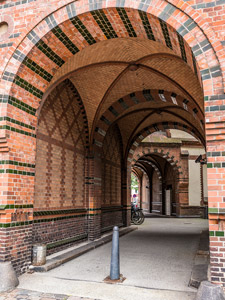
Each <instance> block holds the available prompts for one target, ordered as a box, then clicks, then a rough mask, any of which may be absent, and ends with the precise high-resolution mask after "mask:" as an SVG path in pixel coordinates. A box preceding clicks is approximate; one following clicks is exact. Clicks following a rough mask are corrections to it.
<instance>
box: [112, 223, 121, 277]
mask: <svg viewBox="0 0 225 300" xmlns="http://www.w3.org/2000/svg"><path fill="white" fill-rule="evenodd" d="M110 279H111V280H117V279H120V249H119V227H118V226H114V227H113V238H112V255H111V265H110Z"/></svg>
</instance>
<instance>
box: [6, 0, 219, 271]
mask: <svg viewBox="0 0 225 300" xmlns="http://www.w3.org/2000/svg"><path fill="white" fill-rule="evenodd" d="M155 4H156V3H155V2H154V1H152V2H151V4H150V5H149V6H147V5H142V4H140V3H139V2H132V4H130V5H129V7H128V5H126V4H125V5H124V6H123V5H121V4H118V5H117V7H115V4H113V3H111V2H107V3H105V2H102V3H101V5H99V4H98V5H99V6H101V7H99V6H98V5H97V7H96V10H93V6H92V4H91V3H89V2H87V3H85V2H82V3H81V2H80V1H76V2H71V3H64V4H63V6H62V7H61V4H58V7H57V9H56V10H55V11H53V10H51V9H50V12H49V11H48V12H44V13H43V12H42V13H41V18H38V20H37V22H36V23H35V26H32V27H30V28H29V31H26V30H25V31H26V32H24V34H23V35H22V36H21V37H20V38H19V39H18V41H17V43H16V44H15V45H14V46H13V48H12V51H10V52H9V54H7V57H6V63H5V64H4V67H2V69H4V70H3V72H2V77H1V90H2V95H1V108H2V110H1V114H2V115H1V125H0V126H1V132H2V133H1V143H2V144H3V145H4V147H2V148H3V150H1V157H2V160H1V161H2V162H3V163H2V165H3V169H2V170H3V172H2V173H1V174H3V175H2V176H3V177H4V176H6V177H4V178H3V177H2V178H3V179H4V180H6V181H7V183H9V182H10V180H13V176H14V175H18V176H20V177H19V178H18V183H17V188H18V193H17V194H16V195H12V194H10V192H9V193H8V191H6V188H5V187H3V192H2V193H3V196H4V197H3V200H4V201H5V202H6V203H7V204H6V205H19V206H20V209H22V210H23V211H22V213H21V214H18V213H17V211H13V212H12V211H7V215H6V216H5V215H3V214H1V222H2V223H1V224H4V226H6V227H13V226H14V225H13V226H11V223H12V222H14V223H15V222H16V223H15V224H17V225H18V226H20V225H21V224H20V223H21V222H22V223H23V224H22V225H27V226H28V227H27V228H29V230H30V232H31V230H32V226H33V225H32V224H33V221H34V220H33V215H34V213H33V209H34V190H35V184H34V175H35V174H34V172H33V171H34V167H35V163H36V159H35V157H36V152H37V151H36V134H38V131H37V129H38V126H37V123H38V116H40V118H41V115H42V112H43V111H44V109H45V103H46V101H48V99H49V98H48V97H49V95H51V93H55V90H56V89H57V87H58V86H59V84H62V83H63V82H64V80H65V79H67V78H69V80H70V82H71V83H72V84H73V85H74V87H75V90H77V92H78V94H79V97H80V99H78V102H79V103H82V105H83V110H82V114H83V115H85V116H86V120H85V124H86V125H85V126H86V127H85V129H86V130H85V131H87V132H85V134H84V136H85V139H84V140H85V144H86V146H85V149H86V150H87V156H86V157H85V170H88V172H87V174H85V184H87V185H88V188H87V197H88V200H89V201H88V213H87V214H86V217H87V216H88V218H89V225H90V226H89V229H90V232H89V237H90V238H92V239H94V238H96V237H98V236H99V235H100V234H101V220H102V218H101V216H102V215H101V213H102V203H101V202H102V198H103V202H104V201H108V200H107V199H105V197H106V194H107V192H105V191H106V190H107V189H106V190H103V188H102V182H105V181H104V180H105V178H106V176H105V169H106V167H104V168H102V159H103V157H104V158H105V156H107V155H108V153H107V155H105V156H104V155H103V154H102V149H104V143H106V141H107V134H109V133H110V131H115V128H118V129H119V131H120V135H121V145H120V151H119V152H120V155H119V156H118V157H117V158H118V161H116V162H114V161H113V163H118V162H120V163H119V164H120V166H121V172H120V174H119V175H120V176H121V182H122V188H121V195H122V196H121V201H120V204H121V206H123V207H122V211H123V212H122V215H123V224H124V225H129V206H130V203H129V201H128V199H129V197H127V194H129V191H128V189H127V186H129V184H128V185H127V175H126V174H127V173H126V172H127V168H128V169H129V168H130V163H131V161H130V159H131V157H130V154H132V151H134V147H135V145H136V143H137V142H138V139H140V140H141V139H142V133H143V132H144V131H145V130H146V129H147V128H154V131H155V130H156V131H157V130H158V129H159V128H160V129H165V128H169V127H170V126H173V127H172V128H177V127H179V126H180V127H179V128H183V129H185V130H188V131H189V132H192V133H193V134H195V135H196V136H197V138H198V139H199V140H201V142H202V143H205V131H204V123H207V124H206V127H207V139H208V144H207V147H208V152H209V153H213V152H216V151H215V146H214V145H215V142H214V141H217V142H218V141H223V139H224V137H223V132H222V131H220V130H221V128H220V127H218V128H219V129H218V130H219V132H217V133H218V136H217V138H215V136H213V137H211V133H210V132H211V130H212V128H213V126H214V125H213V122H215V121H216V122H218V123H217V125H218V126H220V125H221V124H220V123H221V122H222V121H221V119H220V115H221V114H222V113H221V112H219V113H218V116H216V117H215V118H216V119H214V118H213V119H211V117H212V116H211V113H210V111H211V107H213V106H214V104H213V103H212V101H213V100H218V101H219V103H220V104H221V105H222V102H220V100H221V101H222V100H223V98H222V97H223V88H224V87H223V79H222V72H221V71H222V65H221V66H220V63H219V62H220V61H221V57H222V54H221V51H220V49H218V48H219V47H218V41H217V39H216V38H215V37H214V36H213V31H212V30H211V28H210V27H209V25H206V23H205V21H202V19H201V18H200V15H199V14H196V13H195V11H194V10H192V9H191V7H190V6H189V5H188V4H187V3H184V2H182V3H181V8H178V7H177V6H176V5H175V4H174V3H173V4H170V3H168V2H166V1H162V2H161V4H162V5H161V6H160V8H158V5H155ZM200 19H201V20H200ZM93 74H94V75H93ZM90 87H92V88H90ZM93 87H94V89H93ZM149 91H153V92H150V93H149ZM152 93H153V94H154V97H153V102H154V103H149V102H151V101H152V98H151V96H149V95H152ZM137 96H138V97H137ZM50 97H51V96H50ZM79 97H78V98H79ZM125 97H126V99H125ZM204 97H205V100H206V101H207V103H206V104H204ZM154 98H155V99H157V101H154ZM118 99H119V100H118ZM167 99H168V101H167ZM169 99H170V100H169ZM160 101H161V102H160ZM171 101H172V102H173V103H172V102H171ZM132 102H133V103H135V104H138V105H137V106H136V105H130V104H129V103H132ZM178 104H179V105H178ZM205 107H206V108H207V109H208V111H209V113H208V111H207V117H206V118H205V119H204V108H205ZM215 109H219V110H220V108H212V111H214V110H215ZM125 110H126V112H125ZM110 115H111V117H112V116H113V117H112V118H111V119H112V120H111V119H110ZM114 117H116V118H114ZM205 120H206V121H207V122H205ZM98 124H101V126H98ZM104 124H106V125H107V126H105V125H104ZM104 126H105V127H104ZM113 126H115V127H113ZM116 126H117V127H116ZM56 127H57V126H56ZM78 127H79V126H78ZM112 128H114V130H113V129H112ZM80 130H81V129H80V127H79V128H77V129H76V133H77V132H81V131H80ZM147 130H148V129H147ZM149 132H151V131H149ZM87 136H88V140H87ZM110 136H111V135H110ZM82 137H83V136H82ZM136 140H137V141H136ZM15 141H16V142H15ZM117 146H118V145H117ZM118 147H119V146H118ZM118 147H117V149H118ZM132 147H133V148H132ZM222 150H223V149H222V148H220V154H221V153H222ZM103 152H104V150H103ZM221 156H222V154H221ZM213 157H214V154H212V155H211V161H212V164H213V165H212V166H213V168H214V169H216V168H217V167H219V168H221V167H222V163H219V164H220V165H218V163H217V162H215V161H214V160H213ZM127 159H128V163H127ZM21 160H22V161H21ZM5 165H7V167H6V168H5ZM117 167H118V165H117ZM213 168H212V169H213ZM111 169H112V168H111ZM102 170H103V171H102ZM214 171H215V173H217V170H214ZM85 172H86V171H85ZM6 174H7V175H6ZM11 174H13V175H11ZM102 175H104V176H102ZM111 175H112V174H110V176H111ZM37 176H38V175H37ZM110 176H109V177H110ZM115 177H116V175H115V176H114V177H112V176H111V177H110V178H115ZM102 179H103V181H102ZM114 183H115V182H114ZM104 185H105V184H104ZM211 189H212V190H213V189H214V186H213V184H212V186H211ZM112 190H116V189H115V188H113V189H111V191H112ZM103 195H104V196H103ZM211 196H212V195H211ZM110 197H111V195H110ZM212 197H213V196H212ZM219 197H222V196H221V195H220V196H219ZM111 198H112V197H111ZM221 199H222V198H221ZM110 201H111V200H110ZM112 202H114V201H113V200H112ZM9 203H10V204H9ZM12 203H13V204H12ZM61 204H62V203H61ZM217 204H218V203H217ZM217 204H216V205H217ZM214 205H215V203H214V204H212V206H213V209H214V208H216V209H218V205H217V207H214ZM62 207H63V205H62ZM10 208H11V207H10ZM13 209H15V207H13ZM213 211H214V210H212V212H213ZM217 212H218V211H217ZM55 213H56V212H54V214H55ZM67 213H68V211H67V212H66V214H67ZM63 214H65V212H63ZM60 217H61V216H60ZM63 217H64V216H63ZM53 219H56V216H55V215H54V218H53ZM213 222H214V221H213ZM14 223H13V224H14ZM8 224H10V225H9V226H8ZM213 224H214V225H215V226H214V225H213V227H212V228H213V229H215V230H213V234H214V231H215V232H217V231H218V229H219V224H218V223H213ZM221 224H222V223H221ZM4 226H3V227H4ZM110 226H111V225H110ZM10 230H11V229H10ZM11 231H12V232H13V229H12V230H11ZM23 234H24V228H21V235H23ZM5 248H6V247H5ZM5 251H6V252H7V251H8V250H5ZM25 252H26V254H25V255H24V256H23V258H21V261H20V266H21V265H22V266H24V267H26V266H27V264H28V260H29V257H30V245H29V243H27V244H26V251H25ZM7 253H8V252H7ZM10 255H11V254H10ZM16 259H17V258H15V257H13V256H12V261H15V260H16ZM22 268H23V267H22ZM18 269H20V267H18ZM18 271H21V269H20V270H18Z"/></svg>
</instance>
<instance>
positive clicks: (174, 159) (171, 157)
mask: <svg viewBox="0 0 225 300" xmlns="http://www.w3.org/2000/svg"><path fill="white" fill-rule="evenodd" d="M151 154H156V155H158V156H161V157H162V158H164V159H165V160H166V161H167V162H168V163H169V164H170V165H171V167H172V169H173V170H174V172H175V173H176V175H177V179H179V175H180V174H182V172H181V171H180V169H181V166H180V165H179V164H178V157H175V156H174V155H170V153H169V152H166V153H164V150H163V149H161V151H160V152H159V151H158V149H157V148H154V147H153V149H151V148H148V149H145V148H144V149H140V150H139V151H134V154H133V158H132V160H131V161H130V160H128V161H129V163H131V167H132V168H133V167H134V166H135V163H136V162H137V161H138V160H139V159H140V158H142V157H143V156H145V155H151ZM157 169H158V168H157ZM157 174H158V175H159V176H162V175H161V172H160V171H159V169H158V172H157Z"/></svg>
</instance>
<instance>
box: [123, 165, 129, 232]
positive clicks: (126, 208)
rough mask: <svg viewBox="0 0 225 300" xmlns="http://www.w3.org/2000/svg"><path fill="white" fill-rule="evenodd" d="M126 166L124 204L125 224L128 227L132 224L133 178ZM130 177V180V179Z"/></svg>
mask: <svg viewBox="0 0 225 300" xmlns="http://www.w3.org/2000/svg"><path fill="white" fill-rule="evenodd" d="M127 174H131V173H128V172H127V170H126V168H125V167H124V168H122V205H123V226H125V227H128V226H130V224H131V188H130V184H131V179H130V175H127ZM128 178H129V180H128Z"/></svg>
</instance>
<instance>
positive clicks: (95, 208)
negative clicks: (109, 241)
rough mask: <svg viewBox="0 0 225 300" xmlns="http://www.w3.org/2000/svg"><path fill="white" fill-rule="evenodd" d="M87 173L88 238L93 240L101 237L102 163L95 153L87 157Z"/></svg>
mask: <svg viewBox="0 0 225 300" xmlns="http://www.w3.org/2000/svg"><path fill="white" fill-rule="evenodd" d="M87 160H88V173H89V176H88V177H86V184H88V185H89V195H88V199H89V201H88V209H89V217H88V238H89V240H95V239H98V238H100V237H101V200H102V199H101V198H102V190H101V189H102V163H101V158H100V157H99V156H98V155H97V154H96V153H95V156H94V155H89V156H88V157H87Z"/></svg>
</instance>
